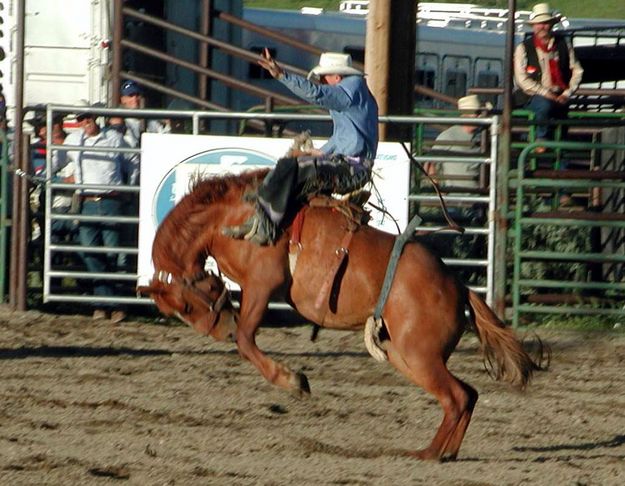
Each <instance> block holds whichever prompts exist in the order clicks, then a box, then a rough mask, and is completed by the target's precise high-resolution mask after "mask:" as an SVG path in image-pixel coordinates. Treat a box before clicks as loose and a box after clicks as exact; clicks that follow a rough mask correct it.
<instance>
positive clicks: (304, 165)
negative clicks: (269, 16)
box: [224, 49, 378, 245]
mask: <svg viewBox="0 0 625 486" xmlns="http://www.w3.org/2000/svg"><path fill="white" fill-rule="evenodd" d="M258 63H259V64H260V65H261V66H262V67H263V68H265V69H266V70H267V71H269V73H270V74H271V76H273V77H274V78H275V79H277V80H279V81H280V82H281V83H282V84H284V85H285V86H286V87H287V88H289V89H290V90H291V91H292V92H293V93H294V94H296V95H297V96H299V97H301V98H303V99H305V100H307V101H309V102H311V103H314V104H316V105H319V106H321V107H323V108H327V109H328V110H329V111H330V115H331V117H332V121H333V124H334V129H333V133H332V136H331V137H330V139H329V140H328V141H327V143H326V144H325V145H324V146H323V147H321V149H313V150H312V151H310V152H309V153H308V154H306V155H303V156H300V157H287V158H282V159H280V160H278V163H277V165H276V167H275V168H274V169H273V170H271V171H270V172H269V173H268V174H267V175H266V176H265V179H264V180H263V182H262V183H261V185H260V187H259V188H258V193H257V197H256V212H255V214H254V215H253V216H252V217H250V218H249V219H248V220H247V221H246V222H244V223H243V224H241V225H239V226H233V227H228V228H224V234H226V235H228V236H232V237H234V238H244V239H246V240H250V241H252V242H254V243H257V244H259V245H267V244H271V243H273V242H274V241H275V240H276V239H277V237H278V229H279V226H280V223H281V222H282V220H283V218H284V215H285V213H286V211H287V210H288V209H290V208H291V204H292V203H293V202H296V201H302V200H305V199H306V196H308V195H310V194H313V193H318V192H335V193H339V194H346V193H349V192H352V191H354V190H356V189H359V188H361V187H362V186H364V185H365V184H366V183H367V182H369V181H370V179H371V169H372V167H373V161H374V159H375V155H376V151H377V146H378V105H377V103H376V101H375V98H374V97H373V95H372V94H371V92H370V91H369V88H368V87H367V83H366V82H365V80H364V74H363V73H362V72H361V71H359V70H357V69H355V68H353V67H352V58H351V56H350V55H349V54H342V53H338V52H326V53H323V54H321V57H320V59H319V65H318V66H316V67H314V68H313V69H312V70H311V71H310V73H309V74H308V79H306V78H304V77H302V76H298V75H295V74H292V73H289V72H286V71H284V70H283V69H282V68H281V67H280V65H279V64H278V63H277V62H276V61H275V60H274V59H273V58H272V57H271V55H270V54H269V51H268V50H267V49H265V50H264V52H263V55H262V56H261V58H260V59H259V61H258ZM311 79H312V80H314V81H315V82H311V81H310V80H311Z"/></svg>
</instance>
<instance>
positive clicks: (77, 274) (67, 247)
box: [44, 105, 498, 309]
mask: <svg viewBox="0 0 625 486" xmlns="http://www.w3.org/2000/svg"><path fill="white" fill-rule="evenodd" d="M79 110H84V107H80V108H77V107H74V106H67V105H58V106H57V105H50V106H49V107H48V112H47V121H48V125H49V126H51V124H52V119H53V115H54V114H55V113H57V112H60V113H75V112H77V111H79ZM90 110H91V111H92V112H93V113H94V114H95V115H98V116H110V115H119V116H132V117H138V118H147V117H153V118H172V117H178V118H187V119H190V120H191V121H192V124H193V133H194V134H198V133H199V127H200V122H201V120H203V119H206V118H208V119H232V120H236V119H238V120H257V121H259V122H264V121H291V120H293V121H300V120H306V121H328V122H329V121H331V118H330V116H329V115H327V114H310V113H304V114H302V113H286V114H285V113H282V114H273V113H234V112H215V111H192V112H190V111H186V110H152V109H145V110H128V109H121V108H93V109H90ZM380 121H381V122H382V123H388V122H393V123H405V124H411V125H414V124H416V123H442V124H448V125H451V124H455V123H469V122H470V123H473V124H475V125H478V126H488V127H491V136H492V140H491V144H492V146H493V147H496V145H497V144H496V140H497V138H496V137H497V132H498V129H497V126H498V125H497V123H498V118H497V117H489V118H484V119H481V118H480V119H472V120H468V119H466V118H463V117H459V116H458V117H425V116H421V117H411V116H402V117H392V116H384V117H380ZM48 133H51V130H48ZM47 142H48V147H49V150H48V160H47V164H48V165H47V170H48V172H47V173H48V174H50V173H51V172H50V170H51V165H50V164H51V157H52V152H53V151H54V150H78V149H80V148H84V147H77V146H68V145H55V144H52V140H51V139H49V140H47ZM87 150H89V151H109V152H110V151H116V152H133V151H134V152H138V150H137V149H115V150H112V149H105V150H100V149H98V148H95V149H94V148H93V147H88V148H87ZM474 159H475V160H477V159H479V160H484V162H485V163H489V164H490V166H491V174H493V171H494V165H495V163H494V162H495V160H496V153H494V152H493V151H491V154H490V156H489V157H484V158H476V157H469V158H467V159H465V160H468V161H470V162H474V161H475V160H474ZM457 162H458V163H460V159H458V160H457ZM493 177H494V175H493ZM45 185H46V211H45V221H46V225H45V231H44V248H45V253H44V300H45V301H46V302H82V303H125V304H151V300H150V299H146V298H140V297H129V296H124V295H118V296H114V297H110V298H109V297H95V296H93V295H89V296H83V295H76V294H61V293H58V292H57V293H53V292H52V287H51V280H52V279H62V278H71V279H76V280H79V279H93V278H102V279H108V280H114V281H115V280H118V281H120V282H132V281H136V279H137V277H138V276H137V274H136V272H132V271H130V272H128V273H110V274H97V275H96V274H90V273H89V272H85V271H70V270H63V269H59V268H56V267H55V268H54V269H53V268H52V265H51V261H52V254H53V253H72V252H73V253H76V254H78V253H86V252H90V253H100V254H103V253H125V254H127V255H137V254H138V248H137V247H93V248H86V247H82V246H80V245H73V244H52V242H51V233H50V223H51V221H53V220H66V221H67V220H78V221H83V222H87V221H103V220H106V221H114V222H117V223H123V224H128V225H136V224H138V222H139V218H138V217H137V216H119V217H115V218H111V217H107V218H100V217H95V216H82V215H70V214H55V213H54V212H53V209H52V207H51V200H52V195H53V194H52V193H53V191H59V190H65V191H68V190H75V189H77V188H80V189H83V190H86V189H91V190H111V189H114V190H116V191H119V192H126V193H135V194H136V193H138V192H139V191H140V188H138V187H136V186H107V185H79V184H69V183H62V182H52V181H51V180H47V181H45ZM494 190H495V184H492V185H491V188H489V196H484V195H477V196H476V195H468V196H466V197H456V196H453V195H452V196H449V198H448V199H449V201H456V200H457V201H458V202H467V203H471V204H473V203H482V204H489V205H490V207H491V209H490V210H491V211H492V205H493V204H494V198H493V195H494ZM413 196H414V197H416V198H423V200H428V199H429V198H430V196H431V195H413ZM413 196H410V198H411V199H412V197H413ZM427 229H428V230H432V229H435V228H432V227H429V228H427ZM443 233H444V232H443ZM467 234H476V235H484V236H486V238H488V241H489V251H488V258H486V259H484V260H477V259H468V260H464V259H463V260H461V259H456V258H450V259H447V263H448V264H450V265H454V266H458V267H468V266H473V267H480V268H484V269H485V270H486V273H487V274H488V275H492V272H493V270H492V268H493V260H492V252H491V251H490V248H492V241H493V238H494V223H493V222H492V218H489V223H488V226H487V227H485V228H469V229H467ZM472 288H473V289H474V290H476V291H478V292H484V293H486V294H487V297H488V299H491V298H492V293H493V288H492V278H490V277H488V278H487V284H486V285H484V286H476V287H472ZM271 308H272V309H286V308H288V306H287V305H286V304H284V303H272V305H271Z"/></svg>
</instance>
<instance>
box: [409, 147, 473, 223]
mask: <svg viewBox="0 0 625 486" xmlns="http://www.w3.org/2000/svg"><path fill="white" fill-rule="evenodd" d="M401 146H402V147H403V148H404V151H405V152H406V155H408V158H409V159H410V161H411V162H412V163H414V164H415V165H416V166H417V168H418V169H419V170H420V171H421V173H422V174H423V175H424V176H425V177H427V179H428V180H429V181H430V183H431V184H432V187H434V190H435V191H436V195H437V196H438V199H439V200H440V202H441V209H442V210H443V216H444V217H445V221H447V224H448V225H449V229H451V230H454V231H457V232H458V233H460V234H463V233H464V228H463V227H462V226H460V225H459V224H458V223H456V222H455V221H454V220H453V219H452V217H451V216H449V212H448V211H447V205H446V204H445V200H444V199H443V194H442V193H441V190H440V188H439V187H438V184H437V183H436V181H435V180H434V179H432V177H431V176H430V174H428V173H427V171H426V170H425V169H424V168H423V166H422V165H421V164H420V163H419V162H417V161H416V160H415V158H414V157H413V156H412V154H411V153H410V150H408V148H407V147H406V144H405V143H403V142H402V144H401ZM441 229H446V228H441Z"/></svg>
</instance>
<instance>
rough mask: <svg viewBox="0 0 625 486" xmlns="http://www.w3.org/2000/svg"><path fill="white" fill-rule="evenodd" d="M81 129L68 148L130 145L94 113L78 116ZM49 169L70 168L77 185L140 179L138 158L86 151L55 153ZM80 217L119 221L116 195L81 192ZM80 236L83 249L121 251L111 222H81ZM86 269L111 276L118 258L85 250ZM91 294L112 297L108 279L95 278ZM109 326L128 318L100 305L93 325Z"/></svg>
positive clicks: (119, 202) (69, 139)
mask: <svg viewBox="0 0 625 486" xmlns="http://www.w3.org/2000/svg"><path fill="white" fill-rule="evenodd" d="M76 120H77V121H78V124H79V127H80V130H78V131H76V132H74V133H71V134H70V135H68V137H67V138H66V139H65V144H66V145H77V146H81V147H85V148H87V147H103V148H105V147H110V148H124V147H128V144H127V143H126V142H125V141H124V139H123V137H122V136H121V135H120V134H119V132H117V131H115V130H111V129H109V128H105V129H104V130H102V129H100V127H99V126H98V124H97V123H96V118H95V116H94V114H93V113H92V112H90V111H89V109H88V108H86V109H85V110H84V111H82V112H80V113H78V115H77V116H76ZM53 162H54V164H53V168H55V169H56V168H62V167H65V166H66V165H67V164H68V163H70V162H71V163H73V164H74V170H75V172H74V173H75V179H76V182H77V183H78V184H102V185H124V184H136V182H137V179H138V174H139V166H138V162H137V157H136V156H134V155H132V156H129V155H128V154H124V153H120V152H89V151H88V150H85V151H79V150H68V151H59V153H58V154H57V157H55V158H54V159H53ZM79 195H80V201H81V208H80V210H79V213H80V214H81V215H84V216H106V217H110V216H119V215H121V214H122V205H123V202H122V200H121V199H120V198H119V193H117V192H115V191H111V190H101V189H81V190H80V192H79ZM78 236H79V240H80V244H81V246H84V247H87V248H92V247H96V246H107V247H117V246H119V225H118V224H115V223H113V222H109V221H83V222H81V223H79V227H78ZM83 259H84V261H85V265H86V266H87V270H88V271H89V272H91V273H103V272H108V273H113V272H116V271H117V270H118V260H117V255H116V254H111V253H109V254H106V253H93V252H89V251H85V252H84V255H83ZM93 291H94V295H96V296H104V297H105V296H112V295H113V285H112V284H111V283H110V281H109V280H106V279H94V290H93ZM109 311H112V312H110V319H111V320H112V321H113V322H121V321H122V320H123V319H124V318H125V317H126V313H125V312H124V311H123V310H122V309H119V308H108V306H102V308H97V309H96V310H95V311H94V313H93V318H94V319H95V320H98V319H105V318H107V317H109Z"/></svg>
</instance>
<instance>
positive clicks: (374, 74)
mask: <svg viewBox="0 0 625 486" xmlns="http://www.w3.org/2000/svg"><path fill="white" fill-rule="evenodd" d="M416 15H417V2H413V1H409V2H406V1H402V2H397V1H396V2H393V1H392V0H376V1H375V2H369V14H368V16H367V38H366V43H365V72H366V74H367V83H368V84H369V89H371V92H372V93H373V96H375V98H376V100H377V102H378V108H379V112H380V115H411V114H412V111H413V106H414V69H415V48H416V25H417V24H416ZM409 133H410V127H406V126H403V127H401V126H399V127H393V126H384V125H381V126H380V140H388V139H405V138H406V136H407V134H409Z"/></svg>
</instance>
